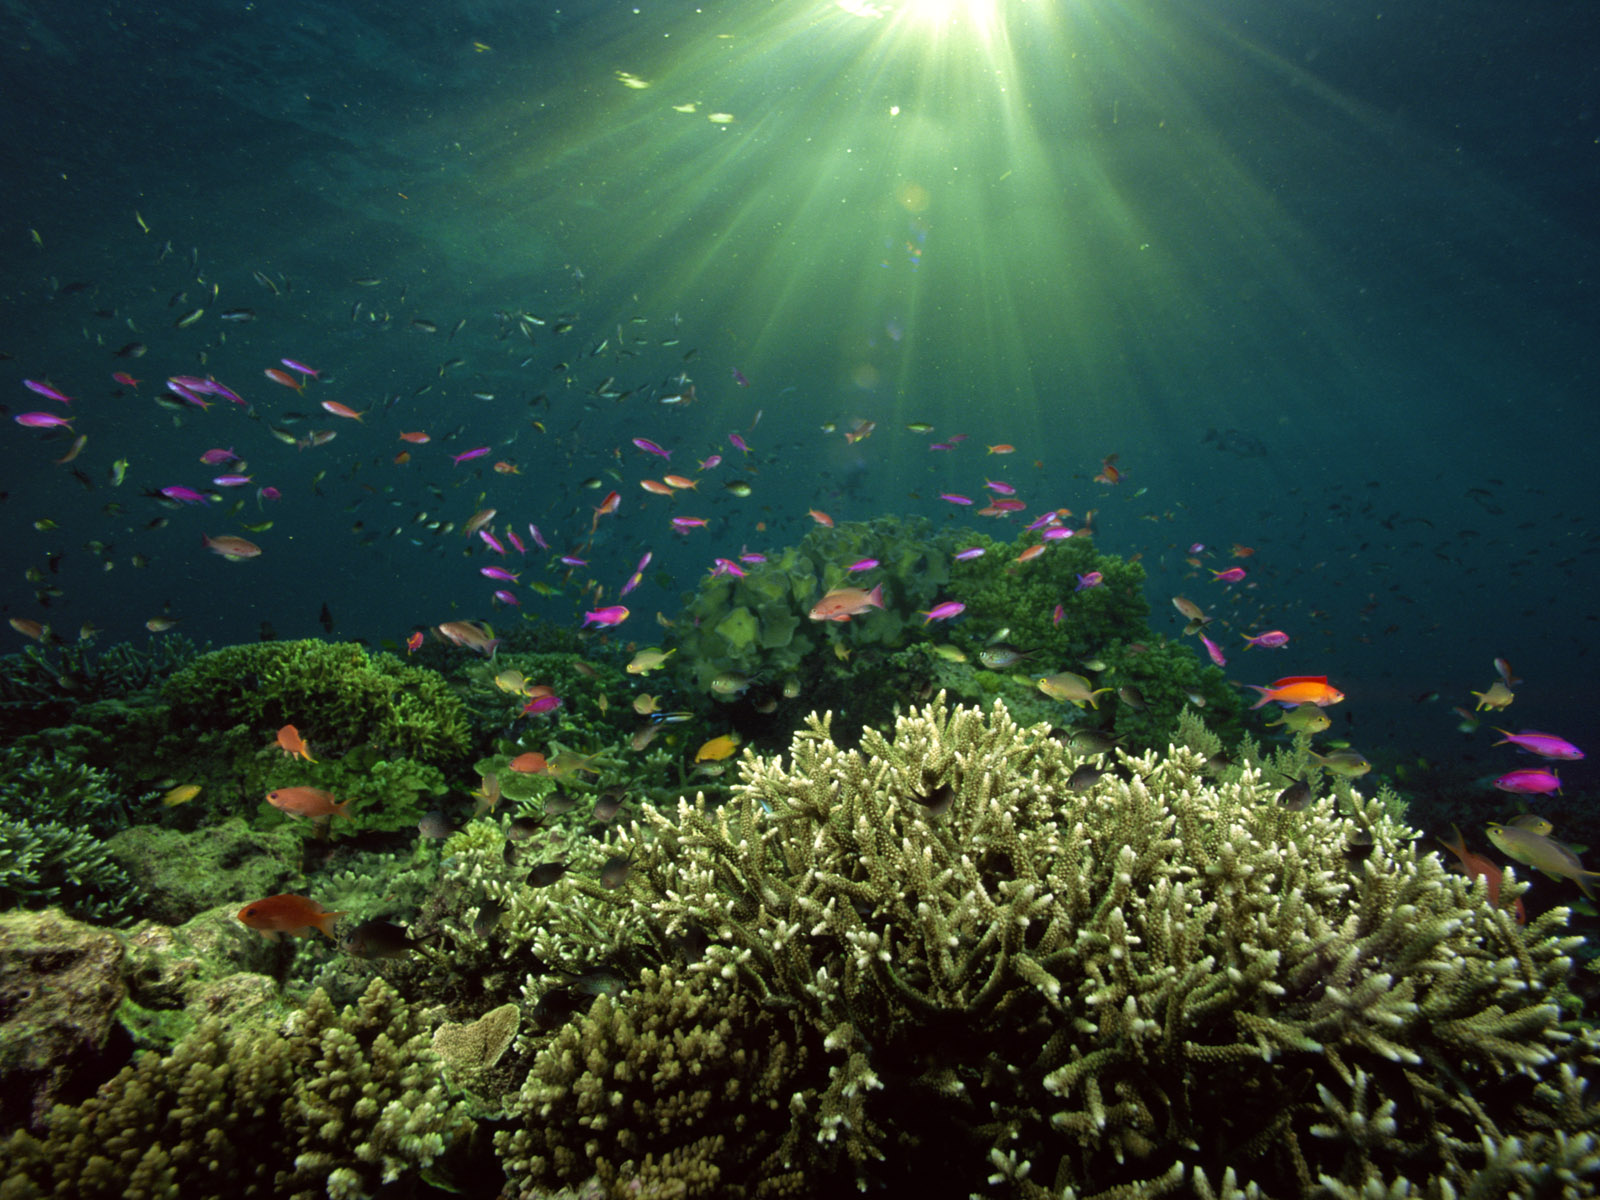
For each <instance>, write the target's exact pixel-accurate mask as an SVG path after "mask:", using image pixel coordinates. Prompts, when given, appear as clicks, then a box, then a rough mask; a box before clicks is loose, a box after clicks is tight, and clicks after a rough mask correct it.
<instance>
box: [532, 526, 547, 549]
mask: <svg viewBox="0 0 1600 1200" xmlns="http://www.w3.org/2000/svg"><path fill="white" fill-rule="evenodd" d="M528 536H529V537H531V538H532V539H533V544H534V545H535V546H537V547H539V549H541V550H548V549H550V543H549V542H547V541H545V540H544V534H542V533H540V532H539V527H538V526H537V525H535V524H533V523H532V522H531V521H530V522H529V523H528Z"/></svg>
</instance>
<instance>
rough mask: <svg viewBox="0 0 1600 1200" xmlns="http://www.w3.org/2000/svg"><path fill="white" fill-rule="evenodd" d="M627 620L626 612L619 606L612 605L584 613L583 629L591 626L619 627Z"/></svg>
mask: <svg viewBox="0 0 1600 1200" xmlns="http://www.w3.org/2000/svg"><path fill="white" fill-rule="evenodd" d="M627 619H628V610H627V609H626V608H625V607H623V606H622V605H620V604H613V605H610V606H609V607H607V608H597V609H595V610H594V611H593V612H586V613H584V614H583V624H584V627H585V628H587V627H588V626H589V625H591V624H594V625H604V626H608V627H610V626H616V625H621V624H622V623H623V622H624V621H626V620H627Z"/></svg>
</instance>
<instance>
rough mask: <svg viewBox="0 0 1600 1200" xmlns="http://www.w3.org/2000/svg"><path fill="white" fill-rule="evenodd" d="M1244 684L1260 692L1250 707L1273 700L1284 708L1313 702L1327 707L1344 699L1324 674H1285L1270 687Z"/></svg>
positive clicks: (1258, 706) (1320, 706) (1259, 706)
mask: <svg viewBox="0 0 1600 1200" xmlns="http://www.w3.org/2000/svg"><path fill="white" fill-rule="evenodd" d="M1245 686H1246V687H1249V688H1252V689H1254V690H1255V691H1257V692H1260V693H1261V699H1259V700H1257V701H1256V702H1255V703H1254V704H1252V705H1251V706H1250V707H1251V708H1261V707H1262V706H1263V705H1266V704H1270V703H1271V702H1272V701H1274V700H1276V701H1277V702H1278V703H1279V704H1281V705H1283V706H1284V707H1285V708H1293V707H1295V706H1296V705H1298V704H1315V705H1316V706H1317V707H1318V708H1327V707H1328V705H1330V704H1337V703H1339V701H1341V700H1343V699H1344V693H1343V692H1341V691H1340V690H1339V689H1338V688H1335V687H1329V686H1328V677H1327V676H1326V675H1286V676H1284V677H1283V678H1282V679H1280V680H1278V681H1277V682H1276V683H1274V684H1273V685H1272V686H1271V687H1262V686H1261V685H1260V684H1255V683H1250V684H1246V685H1245Z"/></svg>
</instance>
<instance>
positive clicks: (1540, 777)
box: [1494, 767, 1561, 796]
mask: <svg viewBox="0 0 1600 1200" xmlns="http://www.w3.org/2000/svg"><path fill="white" fill-rule="evenodd" d="M1494 786H1495V787H1497V788H1499V789H1500V790H1501V791H1502V792H1515V793H1516V794H1517V795H1519V796H1548V795H1550V794H1551V793H1552V792H1554V793H1557V794H1559V793H1560V791H1561V779H1560V778H1559V777H1558V776H1557V775H1556V773H1555V771H1554V770H1552V769H1551V768H1549V767H1522V768H1520V769H1518V770H1516V771H1507V772H1506V773H1505V774H1504V775H1502V776H1500V778H1499V779H1496V780H1495V781H1494Z"/></svg>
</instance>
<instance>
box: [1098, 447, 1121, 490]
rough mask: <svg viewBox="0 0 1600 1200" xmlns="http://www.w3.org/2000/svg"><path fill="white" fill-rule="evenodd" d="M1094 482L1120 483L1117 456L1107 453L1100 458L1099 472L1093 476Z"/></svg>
mask: <svg viewBox="0 0 1600 1200" xmlns="http://www.w3.org/2000/svg"><path fill="white" fill-rule="evenodd" d="M1094 481H1095V482H1096V483H1107V484H1112V483H1121V482H1122V472H1121V471H1119V470H1118V469H1117V456H1116V455H1115V454H1108V455H1106V456H1105V457H1104V458H1102V459H1101V460H1100V474H1098V475H1096V476H1095V477H1094Z"/></svg>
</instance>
